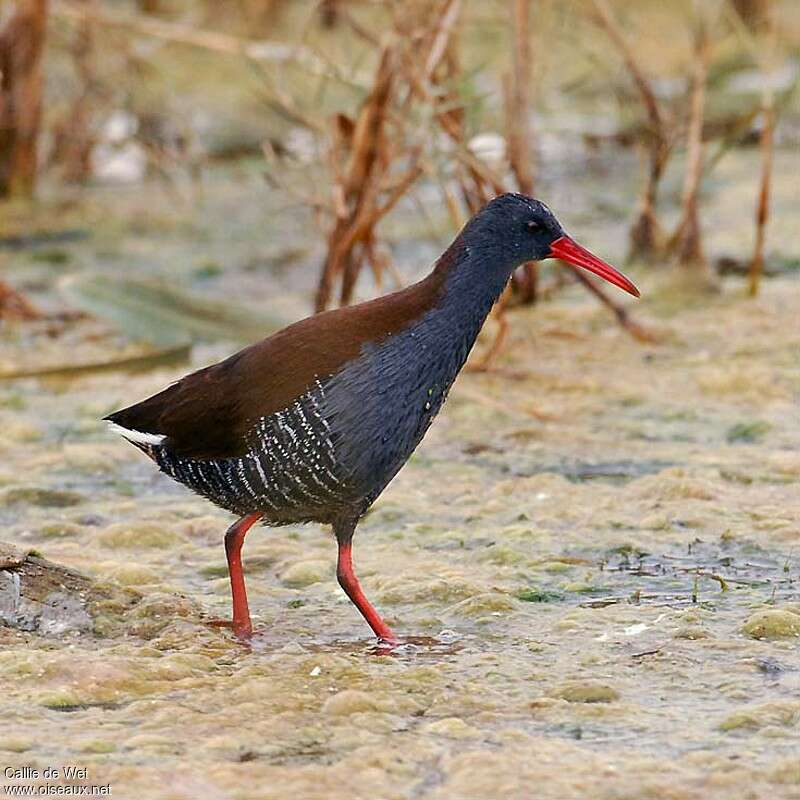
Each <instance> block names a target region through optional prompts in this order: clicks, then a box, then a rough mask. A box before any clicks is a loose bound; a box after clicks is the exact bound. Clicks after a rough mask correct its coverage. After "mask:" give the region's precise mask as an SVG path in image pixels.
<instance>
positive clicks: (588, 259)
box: [550, 235, 639, 297]
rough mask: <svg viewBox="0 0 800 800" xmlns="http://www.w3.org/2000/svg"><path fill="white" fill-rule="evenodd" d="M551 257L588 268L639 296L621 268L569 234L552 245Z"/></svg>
mask: <svg viewBox="0 0 800 800" xmlns="http://www.w3.org/2000/svg"><path fill="white" fill-rule="evenodd" d="M550 257H551V258H560V259H561V260H562V261H566V262H567V263H568V264H572V265H573V266H576V267H582V268H583V269H588V270H589V272H594V274H595V275H599V276H600V277H601V278H602V279H603V280H605V281H608V282H609V283H613V284H614V285H615V286H619V288H620V289H624V290H625V291H626V292H628V293H629V294H632V295H633V296H634V297H639V290H638V289H637V288H636V287H635V286H634V285H633V284H632V283H631V282H630V281H629V280H628V279H627V278H626V277H625V276H624V275H623V274H622V273H621V272H620V271H619V270H616V269H614V267H612V266H611V264H606V262H605V261H603V260H601V259H599V258H598V257H597V256H596V255H593V254H592V253H590V252H589V251H588V250H587V249H586V248H585V247H581V246H580V245H579V244H578V243H577V242H576V241H575V240H574V239H571V238H570V237H569V236H566V235H565V236H562V237H561V238H560V239H556V240H555V241H554V242H553V244H551V245H550Z"/></svg>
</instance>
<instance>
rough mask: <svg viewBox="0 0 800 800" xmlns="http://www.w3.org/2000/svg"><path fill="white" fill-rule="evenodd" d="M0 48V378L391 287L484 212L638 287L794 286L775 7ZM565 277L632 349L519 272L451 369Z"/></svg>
mask: <svg viewBox="0 0 800 800" xmlns="http://www.w3.org/2000/svg"><path fill="white" fill-rule="evenodd" d="M0 29H1V30H2V38H0V70H2V88H1V89H0V195H1V196H2V199H0V265H2V268H3V274H2V276H1V277H2V281H3V283H2V286H0V313H2V316H3V318H4V319H5V320H6V321H11V320H20V319H22V320H26V321H27V322H26V323H25V324H26V325H27V326H28V327H27V328H24V329H21V328H19V327H18V323H17V327H14V328H13V330H14V331H15V333H14V336H15V337H17V338H16V339H15V341H16V342H17V344H24V345H25V346H26V347H27V350H24V351H18V352H16V353H13V352H12V353H7V354H6V356H5V362H6V363H5V364H4V365H3V369H4V370H5V374H6V375H11V376H18V375H20V374H30V373H34V374H35V373H38V372H41V371H43V370H44V371H50V372H56V373H58V372H63V371H65V370H67V371H70V370H71V371H75V370H77V371H81V370H87V369H88V370H94V369H115V368H122V369H128V368H133V367H137V366H144V367H147V366H151V365H152V364H154V363H155V364H160V363H165V362H169V361H172V360H181V359H184V358H186V357H188V354H189V348H190V346H191V345H192V343H193V342H195V341H198V340H206V341H214V340H226V341H248V340H253V339H256V338H260V336H262V335H265V334H266V333H269V332H270V331H271V330H273V329H275V328H276V327H278V326H280V325H282V324H284V323H286V322H288V321H290V320H291V319H294V318H296V317H298V316H300V315H303V314H305V313H308V312H309V311H310V310H317V311H319V310H322V309H325V308H330V307H333V306H336V305H338V304H342V303H350V302H354V301H356V300H360V299H364V298H366V297H370V296H373V295H375V294H376V293H380V292H382V291H387V290H390V289H393V288H395V287H397V286H400V285H403V284H404V283H407V282H408V281H410V280H412V279H414V278H416V277H418V276H419V275H420V274H421V272H422V270H424V269H427V266H428V265H429V264H430V262H431V261H432V260H433V259H434V258H435V257H436V255H437V254H438V252H440V251H441V249H442V247H443V246H444V245H445V244H446V242H447V241H448V240H449V239H450V238H451V237H452V236H453V234H454V233H455V232H456V231H457V229H458V227H459V226H460V225H462V224H463V222H464V221H465V220H466V219H467V218H468V217H469V216H470V214H471V213H473V212H474V211H475V210H477V208H479V207H480V206H481V205H482V204H483V203H484V202H485V201H486V200H487V199H488V198H489V197H491V196H492V195H494V194H496V193H498V192H502V191H523V192H525V193H528V194H534V195H537V196H539V197H541V198H542V199H544V200H546V201H547V202H548V203H549V204H550V205H551V206H552V207H553V208H554V210H555V211H556V213H557V214H558V215H559V216H560V217H563V218H565V221H566V222H567V223H568V226H569V227H570V228H572V229H573V230H574V231H575V233H576V235H579V237H580V238H581V239H582V240H586V242H587V243H588V244H590V246H592V248H593V249H595V250H597V251H598V252H600V253H601V254H603V255H604V256H608V257H609V258H616V259H618V260H621V261H623V262H624V261H627V263H628V267H629V269H631V270H632V272H633V274H634V275H635V276H636V277H637V278H639V279H641V280H643V281H644V283H645V284H646V286H645V288H646V290H647V289H649V290H650V291H651V292H652V291H653V290H654V287H657V286H658V287H662V288H663V287H664V286H668V287H670V290H674V289H675V287H679V290H680V292H681V293H682V295H681V296H683V297H685V296H686V293H687V292H688V293H690V294H692V295H694V296H697V297H703V296H705V295H707V293H708V292H718V291H719V290H720V287H721V285H722V284H721V281H723V282H724V281H725V280H729V281H730V285H731V286H732V289H731V290H732V291H734V292H737V293H739V294H740V295H741V296H742V297H743V298H744V297H745V296H746V295H747V294H748V293H749V294H750V295H755V294H757V292H758V289H759V283H760V280H761V278H762V277H763V276H765V275H766V276H770V275H774V274H777V273H787V272H789V273H791V272H796V271H797V270H798V266H800V264H799V263H798V256H799V253H798V250H799V249H800V248H798V233H797V223H796V211H795V212H792V211H791V208H792V207H794V208H795V209H796V208H797V202H798V200H800V196H799V195H800V168H799V167H798V145H800V108H798V103H797V91H796V89H797V84H798V74H799V73H800V67H799V64H800V60H799V59H800V7H798V5H797V3H796V2H795V0H735V1H734V0H711V2H699V1H695V2H692V1H691V0H678V2H674V3H673V2H671V3H663V2H661V3H658V2H651V1H650V0H638V1H637V2H633V0H571V1H569V2H555V0H487V2H480V3H478V2H471V0H438V1H437V2H423V1H422V0H410V1H409V2H388V1H384V0H217V2H199V1H197V0H194V1H192V0H139V2H122V1H121V0H119V1H118V0H15V1H11V0H5V1H4V2H2V4H1V5H0ZM792 176H794V179H792ZM776 210H777V211H781V210H782V211H783V213H782V214H780V213H772V212H774V211H776ZM578 228H580V231H578V230H577V229H578ZM587 231H588V233H587ZM642 276H646V277H644V278H642ZM726 276H732V277H731V278H730V279H728V278H726ZM576 281H580V282H581V284H582V289H583V290H587V291H590V292H591V293H592V294H593V295H595V296H596V297H597V300H598V301H599V302H601V303H603V304H604V305H606V306H607V307H608V308H609V310H610V311H611V312H612V313H613V314H614V315H616V319H617V320H618V321H619V322H620V324H622V325H624V326H625V327H626V328H627V329H628V330H629V331H630V333H631V334H632V335H633V336H635V337H637V338H639V339H642V340H649V341H652V340H657V339H658V332H657V330H655V329H653V328H652V326H650V325H648V324H647V323H643V322H641V321H640V320H639V319H637V318H632V317H631V315H630V314H629V312H628V309H627V307H626V306H624V305H621V302H622V301H620V300H619V299H618V298H617V297H616V295H613V294H611V293H610V292H608V291H606V290H605V289H601V288H599V287H598V286H596V285H595V284H594V283H593V282H592V281H591V280H590V279H588V278H585V277H584V276H582V275H580V274H577V273H573V272H569V271H567V270H564V269H561V268H559V267H557V266H553V265H552V264H550V263H548V265H547V266H543V267H537V266H535V265H526V266H525V267H523V268H522V269H521V270H519V272H518V274H517V275H516V276H515V278H514V281H513V285H512V286H511V288H510V290H509V292H508V293H507V295H506V296H505V297H504V299H503V302H502V303H501V304H500V307H499V308H498V310H497V312H496V316H495V321H496V324H495V325H494V326H493V327H492V331H493V337H494V339H493V342H492V343H491V344H489V345H488V346H487V347H486V348H485V350H484V352H483V353H482V355H481V357H480V359H479V360H478V362H477V363H476V364H475V365H474V368H479V369H488V368H492V367H493V365H494V363H495V359H496V356H497V355H498V354H499V353H502V350H503V347H504V346H506V343H505V338H504V335H505V331H506V329H507V321H506V310H507V309H511V308H513V307H516V306H522V305H530V304H536V303H539V302H550V301H552V300H554V299H557V298H558V297H560V296H563V295H565V294H566V295H568V294H569V292H571V291H577V289H573V288H572V287H573V286H574V284H575V282H576ZM22 330H24V332H21V331H22ZM37 343H38V344H43V343H44V344H46V345H47V346H46V347H45V346H44V344H43V346H42V347H41V348H39V350H36V349H35V347H34V348H32V347H31V346H32V345H33V346H35V345H36V344H37ZM77 347H80V348H82V349H80V351H78V350H76V348H77ZM76 359H77V361H76Z"/></svg>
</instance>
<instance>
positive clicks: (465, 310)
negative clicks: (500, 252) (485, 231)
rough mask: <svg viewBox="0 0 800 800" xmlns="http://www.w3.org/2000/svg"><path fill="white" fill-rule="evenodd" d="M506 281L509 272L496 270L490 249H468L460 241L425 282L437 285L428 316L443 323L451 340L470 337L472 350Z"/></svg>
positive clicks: (438, 263) (476, 247) (468, 246)
mask: <svg viewBox="0 0 800 800" xmlns="http://www.w3.org/2000/svg"><path fill="white" fill-rule="evenodd" d="M509 277H510V270H509V271H505V270H503V269H499V268H498V263H497V254H496V253H495V252H494V251H493V250H492V249H491V248H488V247H484V246H482V245H480V244H478V245H477V246H476V245H471V244H470V243H468V242H466V241H464V239H463V238H462V237H459V239H457V240H456V241H455V242H453V244H452V245H451V246H450V248H448V250H447V251H446V252H445V253H444V255H443V256H442V257H441V258H440V259H439V261H438V262H437V263H436V266H435V267H434V270H433V272H432V273H431V274H430V275H429V276H428V278H426V279H425V280H426V281H430V280H433V281H438V282H439V283H440V288H439V293H438V299H437V301H436V303H435V304H434V306H433V308H432V309H431V312H429V313H430V314H431V315H432V316H435V317H436V318H437V322H442V321H444V320H446V321H447V324H448V327H449V328H450V329H451V331H452V333H453V337H454V338H460V337H463V336H466V337H469V336H471V337H472V339H471V341H470V343H469V344H470V347H471V346H472V342H474V340H475V337H477V335H478V332H479V331H480V329H481V327H482V325H483V323H484V322H485V320H486V317H487V316H488V315H489V312H490V311H491V309H492V306H493V305H494V304H495V303H496V302H497V300H498V298H499V297H500V295H501V294H502V293H503V290H504V289H505V287H506V284H507V283H508V279H509ZM437 327H438V325H437ZM453 337H447V338H453Z"/></svg>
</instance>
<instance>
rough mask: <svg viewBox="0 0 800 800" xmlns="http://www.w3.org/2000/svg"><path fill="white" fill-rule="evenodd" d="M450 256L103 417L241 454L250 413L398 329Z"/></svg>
mask: <svg viewBox="0 0 800 800" xmlns="http://www.w3.org/2000/svg"><path fill="white" fill-rule="evenodd" d="M454 258H455V248H453V247H451V248H450V250H448V251H447V253H445V255H444V256H443V257H442V258H441V259H440V260H439V263H438V264H437V267H436V269H435V270H434V271H433V272H432V273H431V274H430V275H429V276H428V277H427V278H425V279H424V280H422V281H420V282H419V283H416V284H414V285H413V286H410V287H408V288H407V289H404V290H402V291H400V292H396V293H394V294H390V295H387V296H385V297H380V298H378V299H376V300H372V301H370V302H368V303H361V304H360V305H357V306H350V307H347V308H341V309H337V310H335V311H328V312H325V313H322V314H317V315H316V316H313V317H309V318H308V319H304V320H301V321H300V322H297V323H295V324H294V325H290V326H289V327H287V328H284V329H283V330H281V331H278V332H277V333H275V334H274V335H272V336H270V337H268V338H267V339H264V340H263V341H261V342H259V343H258V344H254V345H252V346H250V347H247V348H245V349H244V350H241V351H239V352H238V353H235V354H234V355H232V356H230V357H229V358H227V359H225V360H224V361H221V362H219V363H218V364H213V365H212V366H210V367H205V368H204V369H201V370H198V371H197V372H193V373H192V374H190V375H187V376H186V377H185V378H182V379H181V380H179V381H178V382H177V383H174V384H172V386H169V387H167V388H166V389H164V390H163V391H161V392H159V393H158V394H155V395H153V396H152V397H150V398H148V399H147V400H143V401H142V402H141V403H137V404H136V405H133V406H130V407H129V408H125V409H123V410H121V411H117V412H115V413H114V414H111V415H109V416H108V417H106V419H108V420H110V421H111V422H114V423H116V424H117V425H121V426H122V427H123V428H127V429H129V430H134V431H140V432H142V433H153V434H163V435H165V436H167V442H166V443H167V444H168V445H169V446H170V448H171V449H172V450H173V451H174V453H175V454H176V455H178V456H182V457H186V458H198V459H211V458H233V457H237V456H241V455H243V454H244V453H245V451H246V449H247V445H246V434H247V431H248V429H249V427H250V426H251V425H252V422H253V421H254V420H256V419H258V418H259V417H262V416H268V415H269V414H272V413H274V412H276V411H280V410H281V409H283V408H286V407H287V406H288V405H290V404H291V403H292V401H293V400H294V399H295V398H297V397H299V396H300V395H301V394H303V393H304V392H305V390H306V389H307V388H308V387H309V386H310V385H311V384H312V383H313V381H314V379H315V378H317V377H319V378H325V377H327V376H329V375H333V374H335V373H336V372H337V371H338V370H339V369H340V368H341V367H342V366H343V365H344V364H345V363H346V362H348V361H349V360H351V359H353V358H355V357H356V356H357V355H358V354H359V353H360V352H361V349H362V347H363V346H364V345H365V344H367V343H370V342H378V341H381V340H382V339H385V338H386V337H387V336H390V335H392V334H393V333H396V332H398V331H400V330H402V329H403V328H405V327H406V326H407V325H409V324H410V323H411V322H413V321H414V320H415V319H417V318H418V317H419V316H420V315H421V314H423V313H424V312H425V311H426V310H427V309H429V308H430V307H431V306H432V305H433V304H434V303H435V302H436V300H437V298H438V296H439V292H440V290H441V288H442V284H443V281H444V277H445V275H446V272H447V270H448V269H449V267H450V266H451V264H452V262H453V260H454Z"/></svg>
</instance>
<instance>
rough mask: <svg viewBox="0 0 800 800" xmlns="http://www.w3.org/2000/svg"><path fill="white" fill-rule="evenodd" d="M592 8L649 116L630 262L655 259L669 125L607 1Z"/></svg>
mask: <svg viewBox="0 0 800 800" xmlns="http://www.w3.org/2000/svg"><path fill="white" fill-rule="evenodd" d="M592 6H593V8H594V12H595V18H596V20H597V22H598V23H599V24H600V26H601V27H602V28H603V30H604V31H605V32H606V33H607V34H608V37H609V39H611V42H612V44H613V45H614V46H615V47H616V48H617V50H618V51H619V53H620V55H621V56H622V60H623V61H624V63H625V66H626V68H627V70H628V73H629V74H630V76H631V79H632V80H633V83H634V85H635V86H636V89H637V91H638V93H639V98H640V100H641V102H642V105H643V107H644V110H645V112H646V114H647V119H648V130H647V139H646V141H645V147H646V152H647V168H646V170H645V181H644V186H643V190H642V194H641V198H640V201H639V215H638V217H637V218H636V221H635V222H634V223H633V225H632V226H631V231H630V251H629V255H628V259H629V260H631V259H634V258H652V257H653V256H654V255H656V254H657V253H658V252H659V251H660V247H661V242H660V238H661V237H660V229H659V225H658V220H657V218H656V203H657V200H658V186H659V183H660V182H661V177H662V175H663V174H664V167H665V166H666V163H667V159H668V157H669V151H670V145H669V136H668V134H667V124H666V120H665V117H664V113H663V112H662V110H661V106H660V104H659V102H658V99H657V98H656V96H655V93H654V92H653V89H652V87H651V86H650V82H649V81H648V80H647V78H646V77H645V74H644V72H643V71H642V69H641V67H640V66H639V63H638V61H637V60H636V56H635V55H634V52H633V48H632V47H631V45H630V43H629V42H628V40H627V38H626V37H625V35H624V34H623V32H622V28H621V26H620V24H619V22H618V21H617V19H616V18H615V17H614V15H613V13H612V11H611V9H610V8H609V7H608V5H607V3H606V2H605V0H592Z"/></svg>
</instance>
